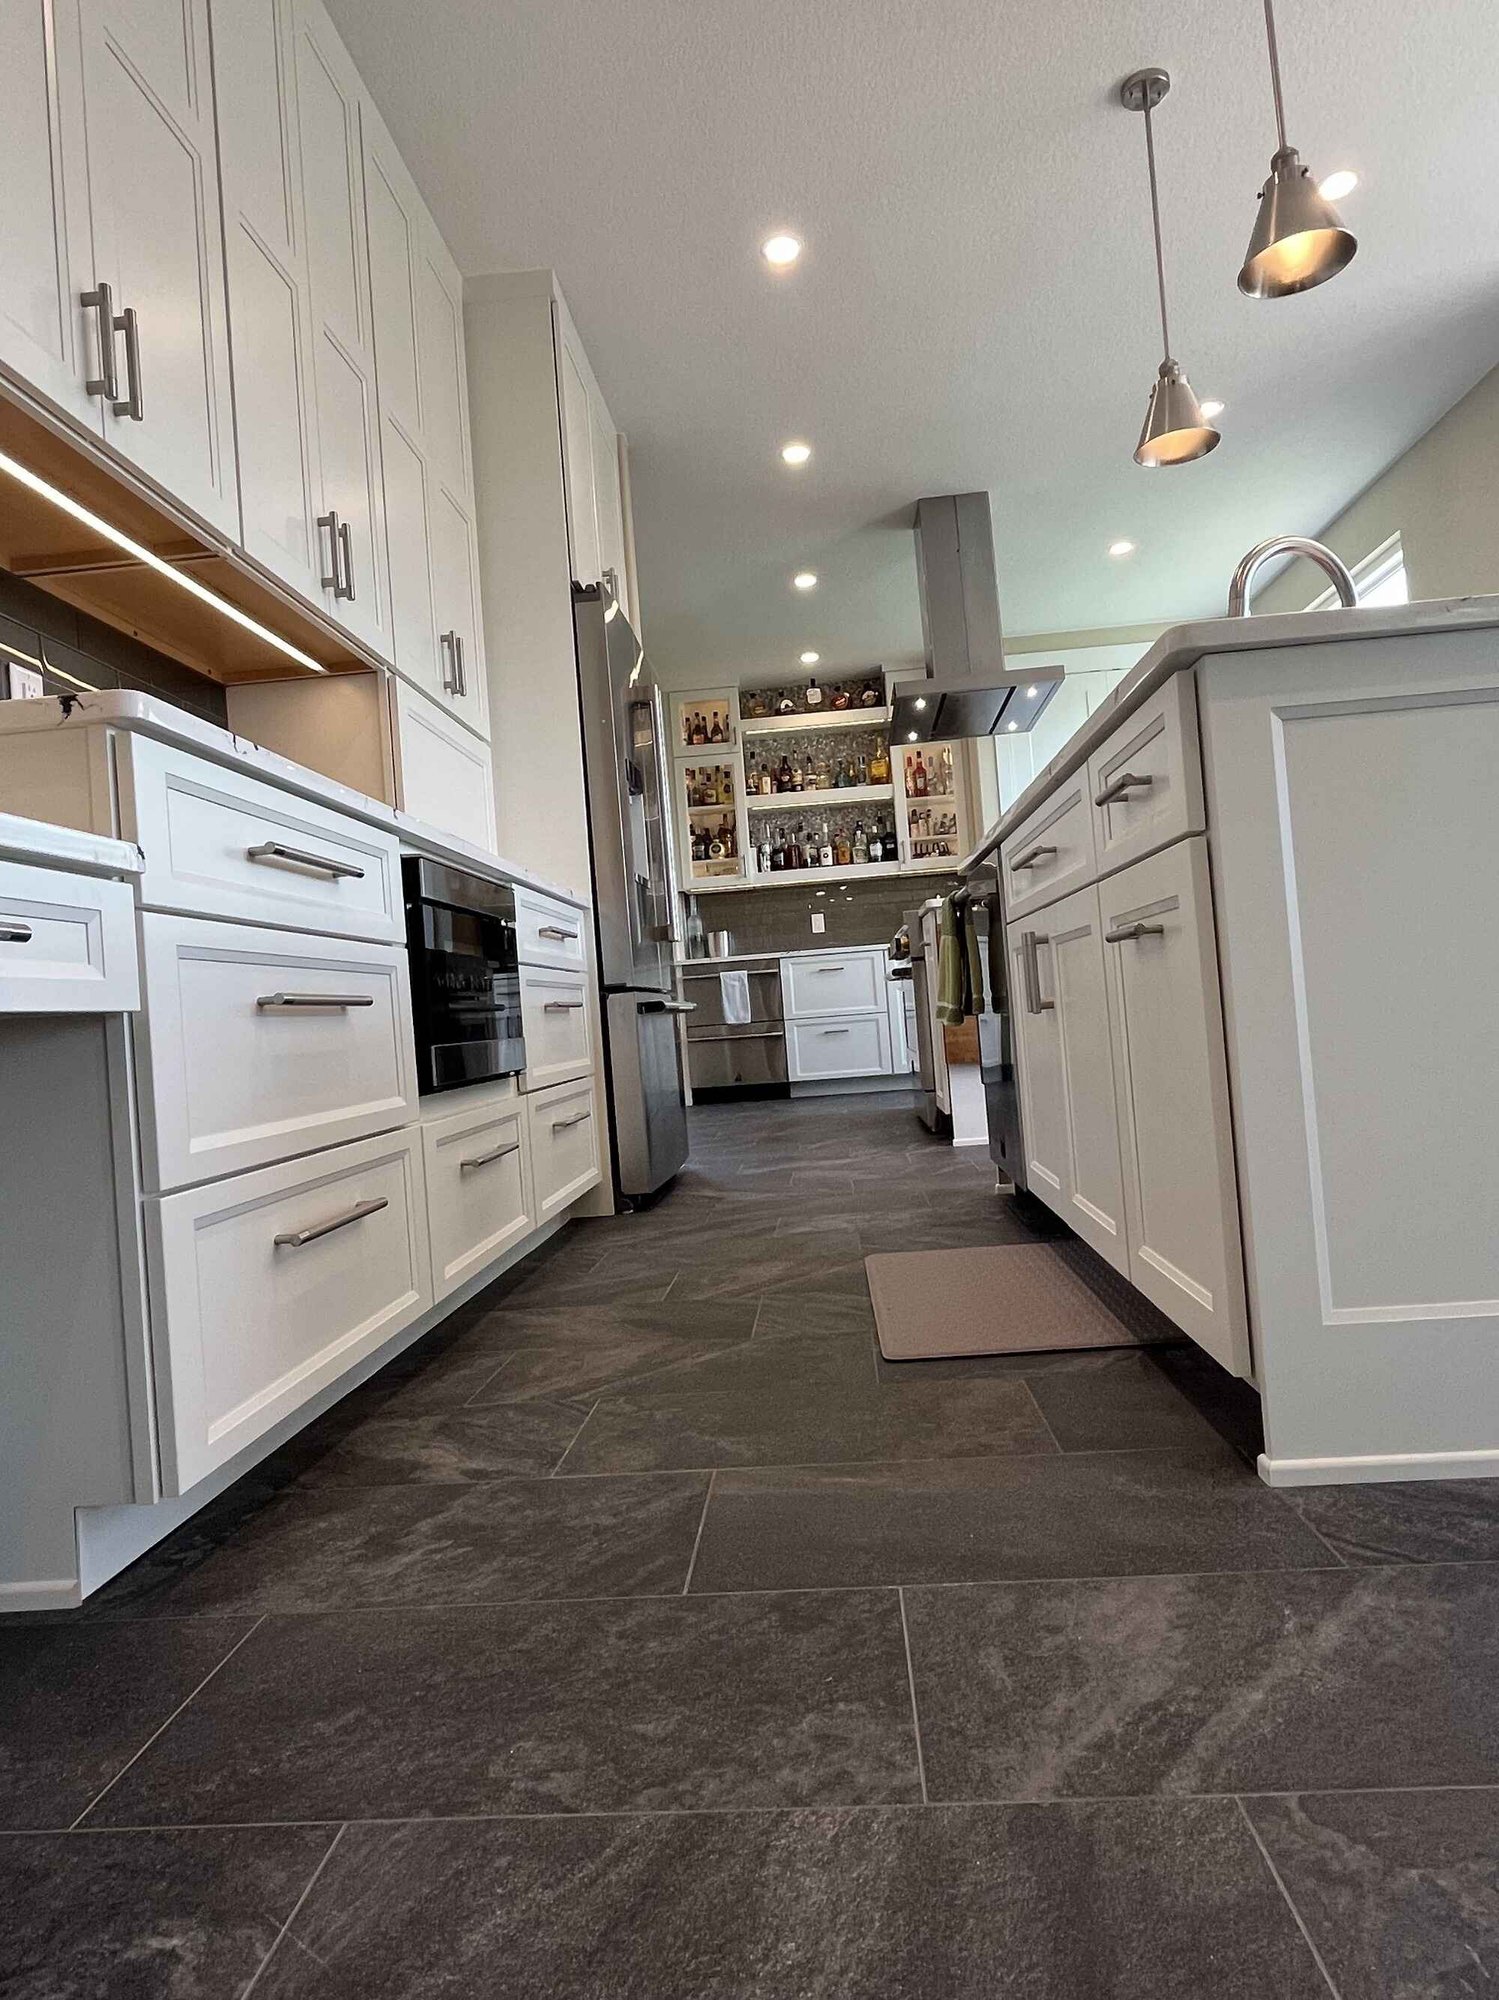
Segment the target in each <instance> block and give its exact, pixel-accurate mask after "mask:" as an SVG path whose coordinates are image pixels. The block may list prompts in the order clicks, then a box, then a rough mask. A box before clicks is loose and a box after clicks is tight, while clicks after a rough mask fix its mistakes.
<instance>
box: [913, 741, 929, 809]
mask: <svg viewBox="0 0 1499 2000" xmlns="http://www.w3.org/2000/svg"><path fill="white" fill-rule="evenodd" d="M926 794H927V776H926V765H925V764H924V763H923V762H922V757H921V752H920V751H919V750H918V751H917V752H916V762H915V764H914V766H913V767H912V770H911V795H912V797H913V798H918V799H924V798H925V797H926Z"/></svg>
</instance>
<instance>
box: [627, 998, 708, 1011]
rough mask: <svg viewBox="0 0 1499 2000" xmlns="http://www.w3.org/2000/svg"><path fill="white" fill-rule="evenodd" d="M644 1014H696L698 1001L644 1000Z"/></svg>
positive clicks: (641, 1007)
mask: <svg viewBox="0 0 1499 2000" xmlns="http://www.w3.org/2000/svg"><path fill="white" fill-rule="evenodd" d="M640 1011H641V1013H642V1014H695V1013H696V1012H697V1002H696V1000H643V1001H642V1002H641V1005H640Z"/></svg>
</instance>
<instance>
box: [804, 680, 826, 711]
mask: <svg viewBox="0 0 1499 2000" xmlns="http://www.w3.org/2000/svg"><path fill="white" fill-rule="evenodd" d="M806 703H807V707H808V708H809V709H816V708H821V707H822V689H821V688H820V687H819V686H818V685H817V683H816V681H808V682H807V693H806Z"/></svg>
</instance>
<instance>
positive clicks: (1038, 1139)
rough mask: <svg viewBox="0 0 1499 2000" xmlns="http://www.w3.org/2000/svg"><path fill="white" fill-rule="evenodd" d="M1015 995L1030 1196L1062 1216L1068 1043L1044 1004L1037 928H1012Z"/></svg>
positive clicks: (1064, 1203) (1011, 947)
mask: <svg viewBox="0 0 1499 2000" xmlns="http://www.w3.org/2000/svg"><path fill="white" fill-rule="evenodd" d="M1008 936H1009V952H1010V980H1011V990H1012V991H1013V992H1015V993H1016V994H1018V995H1019V996H1020V999H1019V1001H1018V1003H1017V1011H1016V1015H1015V1030H1016V1033H1015V1053H1016V1062H1017V1067H1018V1069H1019V1072H1020V1104H1021V1115H1022V1119H1023V1123H1024V1127H1025V1169H1026V1179H1027V1181H1028V1182H1029V1184H1030V1191H1031V1193H1032V1194H1034V1195H1036V1196H1037V1197H1038V1198H1039V1199H1040V1200H1041V1201H1044V1202H1045V1203H1046V1204H1047V1206H1048V1207H1049V1208H1053V1209H1055V1210H1056V1212H1057V1214H1058V1215H1062V1214H1064V1213H1065V1211H1066V1206H1067V1119H1066V1107H1065V1103H1064V1100H1063V1082H1062V1042H1061V1035H1060V1033H1059V1030H1058V1022H1057V1015H1056V1006H1055V1003H1053V1004H1052V1006H1050V1007H1046V1006H1044V1005H1043V1003H1042V1002H1041V1000H1040V999H1039V997H1038V995H1039V971H1038V969H1037V954H1038V953H1039V950H1040V946H1039V943H1038V941H1037V940H1038V937H1039V933H1038V932H1037V931H1036V929H1035V927H1034V926H1033V925H1029V924H1011V926H1010V928H1009V933H1008Z"/></svg>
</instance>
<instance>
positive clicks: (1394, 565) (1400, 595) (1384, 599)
mask: <svg viewBox="0 0 1499 2000" xmlns="http://www.w3.org/2000/svg"><path fill="white" fill-rule="evenodd" d="M1353 588H1354V590H1355V591H1356V593H1357V595H1358V601H1359V603H1360V605H1366V604H1367V605H1376V604H1409V603H1410V601H1411V588H1410V579H1409V577H1407V575H1406V573H1405V550H1404V549H1403V548H1402V547H1401V545H1400V537H1399V536H1398V535H1391V537H1390V539H1389V540H1388V541H1387V542H1382V543H1381V544H1380V546H1379V547H1378V548H1377V549H1375V551H1374V552H1373V554H1372V555H1367V556H1365V557H1364V559H1363V561H1362V562H1360V563H1355V564H1354V565H1353ZM1337 601H1338V593H1337V592H1336V591H1335V590H1332V589H1327V590H1324V591H1323V593H1322V595H1321V596H1320V597H1314V598H1313V599H1312V601H1311V603H1310V604H1309V605H1308V606H1307V607H1306V608H1307V610H1308V611H1331V610H1332V608H1333V606H1334V605H1335V604H1336V603H1337Z"/></svg>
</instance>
